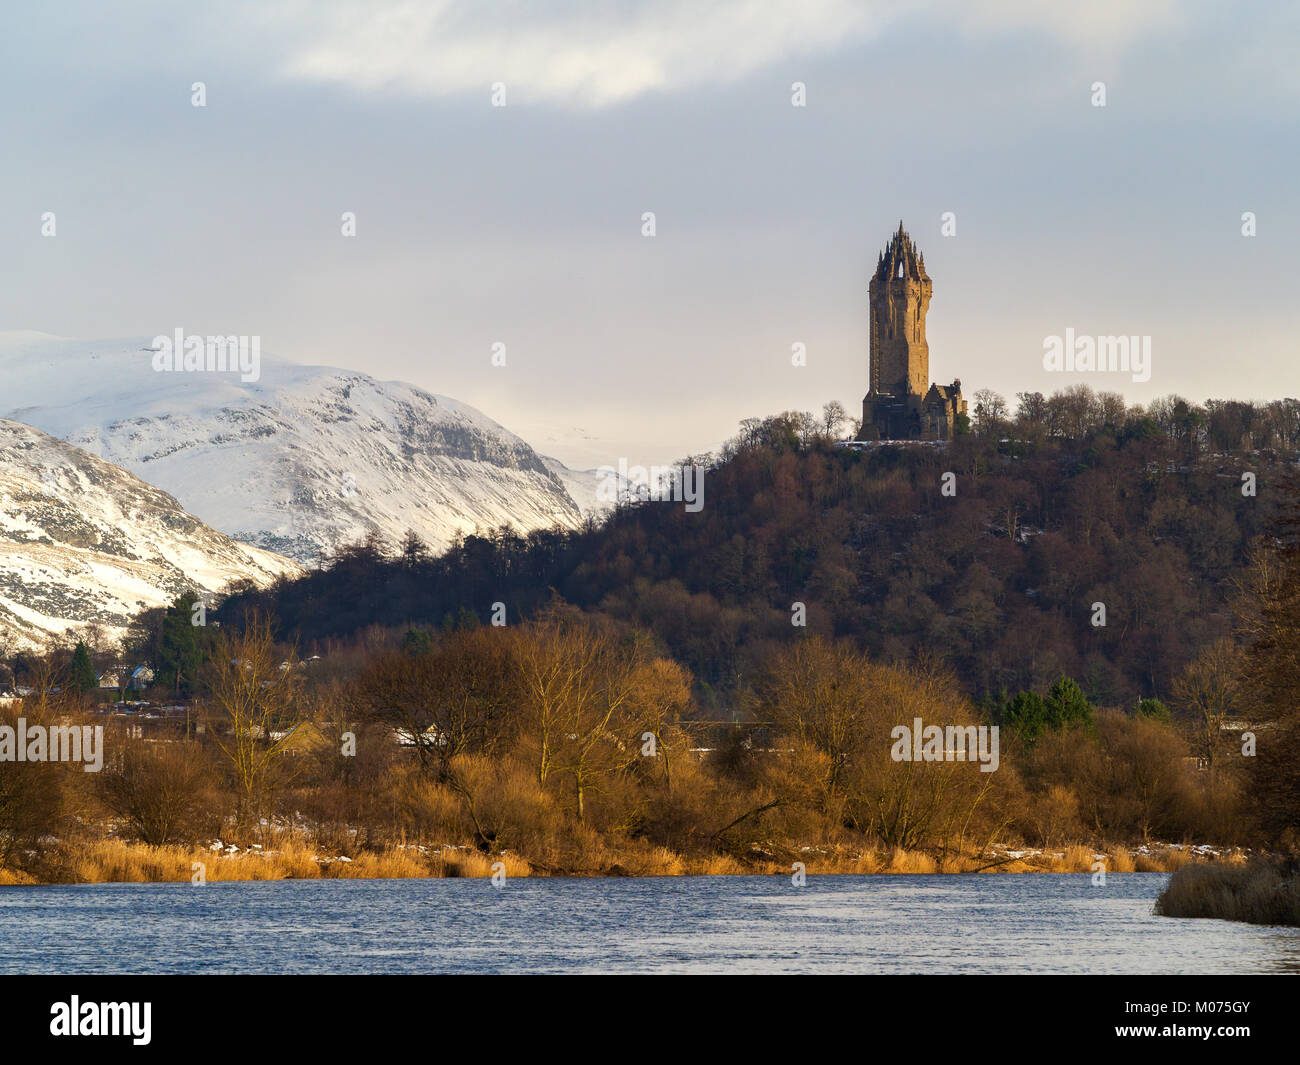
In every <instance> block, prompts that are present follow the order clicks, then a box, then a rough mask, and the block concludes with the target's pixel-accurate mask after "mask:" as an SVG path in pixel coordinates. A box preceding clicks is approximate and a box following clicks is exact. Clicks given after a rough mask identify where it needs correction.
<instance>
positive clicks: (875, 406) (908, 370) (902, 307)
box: [861, 222, 966, 440]
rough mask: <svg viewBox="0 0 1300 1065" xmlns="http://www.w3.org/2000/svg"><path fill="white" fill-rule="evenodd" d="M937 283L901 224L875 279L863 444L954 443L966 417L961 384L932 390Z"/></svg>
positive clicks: (934, 386) (863, 416)
mask: <svg viewBox="0 0 1300 1065" xmlns="http://www.w3.org/2000/svg"><path fill="white" fill-rule="evenodd" d="M933 292H934V282H932V281H931V280H930V275H929V274H927V273H926V272H925V256H924V255H922V254H921V253H920V252H919V251H918V250H917V248H916V245H915V244H913V243H912V238H911V237H910V236H909V235H908V234H907V232H906V231H905V230H904V229H903V223H902V222H899V223H898V232H897V233H895V234H894V235H893V237H892V238H891V239H890V241H889V246H888V247H887V248H886V249H885V250H884V251H883V252H882V253H881V255H880V258H879V260H878V261H877V263H876V273H875V276H874V277H872V279H871V286H870V293H871V369H870V384H869V386H868V391H867V395H866V397H865V398H864V399H863V400H862V433H861V439H863V440H909V439H912V440H950V439H951V438H952V436H953V432H954V429H955V426H956V424H957V416H958V415H964V414H965V413H966V403H965V401H964V400H963V399H962V398H961V382H960V381H954V382H953V383H952V384H951V385H932V384H930V345H929V344H928V343H927V342H926V339H925V315H926V312H927V311H929V309H930V296H931V294H932V293H933Z"/></svg>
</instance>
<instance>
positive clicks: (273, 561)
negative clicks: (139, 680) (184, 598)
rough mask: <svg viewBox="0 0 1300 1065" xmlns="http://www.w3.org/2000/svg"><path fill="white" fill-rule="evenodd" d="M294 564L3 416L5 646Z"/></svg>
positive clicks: (0, 633)
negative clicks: (237, 538) (212, 526)
mask: <svg viewBox="0 0 1300 1065" xmlns="http://www.w3.org/2000/svg"><path fill="white" fill-rule="evenodd" d="M297 572H299V567H298V566H297V565H295V564H294V563H292V562H290V561H289V560H288V559H285V558H280V557H278V556H276V555H272V554H269V553H268V552H265V551H259V550H257V549H256V548H251V547H247V546H245V545H243V544H239V543H235V542H234V541H233V540H231V539H230V538H229V537H228V536H224V535H222V534H221V533H218V532H216V531H215V530H213V529H210V528H208V527H207V526H206V525H204V524H203V523H202V522H200V521H198V520H197V519H195V518H194V517H193V516H192V515H190V514H187V513H186V512H185V511H184V510H182V509H181V507H180V505H179V504H178V503H177V502H176V500H175V499H173V498H172V497H171V496H169V495H168V494H167V493H166V492H162V491H160V490H158V489H157V488H154V487H152V486H151V485H148V484H145V483H144V482H143V481H141V480H139V479H138V478H136V477H133V476H132V475H131V474H129V473H127V472H126V471H125V470H120V469H118V468H117V467H115V466H112V465H109V464H108V463H107V462H104V461H102V460H100V459H97V458H96V457H95V456H94V455H90V454H88V453H87V452H85V451H81V450H79V449H78V448H75V447H72V446H70V445H68V444H65V443H63V442H62V441H60V440H56V439H54V438H53V437H51V436H47V435H46V434H45V433H42V432H40V431H39V430H36V429H33V428H31V427H30V426H27V425H19V424H18V423H16V422H11V421H4V420H0V649H3V650H7V651H10V652H12V651H17V650H23V649H36V648H39V647H40V645H42V644H43V643H44V642H45V640H46V638H47V637H49V636H51V635H57V636H60V637H64V636H65V634H66V635H67V636H69V637H70V636H74V635H76V634H78V633H80V632H81V631H82V630H83V629H84V628H85V626H86V625H87V624H90V623H94V624H97V625H99V626H100V627H101V628H102V629H104V631H105V635H106V636H107V637H109V638H110V639H117V638H120V637H121V635H122V633H123V632H124V631H125V627H126V625H127V623H128V622H129V620H130V618H131V615H133V614H135V613H137V612H138V611H140V610H142V609H145V608H147V607H153V606H162V605H165V604H167V603H170V602H171V601H172V600H173V599H175V597H176V596H177V594H179V593H180V592H182V591H185V590H193V591H202V590H208V591H220V590H221V589H222V588H224V587H226V586H227V585H228V584H230V583H232V582H234V581H237V580H240V579H242V578H248V579H250V580H252V581H254V583H256V584H259V585H262V584H267V583H269V582H270V581H271V580H273V579H274V578H275V577H276V576H278V575H279V574H282V573H283V574H289V575H293V574H296V573H297Z"/></svg>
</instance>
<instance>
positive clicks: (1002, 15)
mask: <svg viewBox="0 0 1300 1065" xmlns="http://www.w3.org/2000/svg"><path fill="white" fill-rule="evenodd" d="M587 8H590V9H592V10H595V11H598V12H599V13H598V14H592V13H590V11H588V10H584V9H587ZM1045 9H1046V10H1045ZM4 36H5V43H6V46H7V47H6V48H5V62H4V63H3V64H0V91H2V92H3V101H4V105H3V107H0V144H2V145H3V152H4V165H3V167H2V168H0V237H2V238H3V241H4V245H5V247H6V248H7V249H8V252H9V253H8V254H7V255H5V256H3V257H2V258H0V329H3V330H28V329H31V330H41V331H44V332H49V333H55V334H59V335H62V336H71V337H85V338H96V337H118V336H142V337H152V336H154V335H155V334H159V333H171V332H172V331H173V330H174V329H176V328H184V329H185V330H187V331H188V332H192V333H222V334H231V333H235V334H257V335H260V336H261V337H262V345H263V349H264V350H266V351H269V352H273V353H275V354H277V355H281V356H284V357H287V358H289V359H292V360H295V361H299V362H311V363H321V364H326V365H335V366H343V367H349V368H355V369H359V370H364V371H365V372H367V373H370V374H373V375H375V376H378V377H383V378H394V379H401V380H405V381H410V382H412V383H414V384H417V385H419V386H421V387H423V388H427V389H429V390H431V391H435V392H439V393H443V394H445V395H450V396H454V397H456V398H458V399H461V400H463V401H465V402H468V403H471V404H473V405H475V406H477V407H479V408H480V409H482V410H483V411H484V412H485V413H487V414H488V415H490V416H492V417H494V418H496V419H497V420H498V421H500V422H502V423H503V424H504V425H506V426H507V427H508V428H510V429H512V430H514V431H515V432H518V433H519V434H520V435H522V436H524V437H525V439H527V440H529V441H530V442H531V443H533V444H534V445H535V446H536V447H537V448H539V450H542V451H543V452H545V453H549V454H553V455H556V456H557V457H559V458H561V459H562V460H564V461H566V462H567V463H569V464H570V465H574V466H592V465H597V464H600V463H604V462H611V463H614V462H617V460H618V458H619V457H626V458H628V459H629V460H630V461H631V462H633V463H636V462H659V461H667V460H671V459H674V458H678V457H681V456H682V455H685V454H687V453H691V452H698V451H702V450H706V449H710V448H713V447H715V446H716V445H717V444H718V443H719V442H720V441H721V440H722V439H724V438H725V437H727V436H730V435H731V434H732V433H733V432H734V431H735V428H736V424H737V422H738V421H739V420H740V419H741V418H744V417H749V416H754V415H762V414H768V413H774V412H777V411H780V410H783V409H788V408H799V409H813V408H818V407H820V406H821V404H823V403H824V402H826V401H827V400H829V399H839V400H841V401H842V402H844V403H845V405H846V406H848V407H849V408H850V409H851V410H855V411H860V402H861V399H862V395H863V393H864V392H865V391H866V387H867V322H868V312H867V288H866V286H867V281H868V278H869V276H870V273H871V272H872V270H873V269H874V267H875V263H876V257H877V254H878V252H879V251H880V249H881V247H882V246H883V244H884V243H885V242H886V241H887V239H888V237H889V235H890V233H891V232H892V231H893V230H894V229H896V228H897V226H898V222H899V219H900V218H901V219H903V220H904V222H905V224H906V226H907V228H908V230H909V231H910V232H911V233H912V235H913V237H914V238H915V239H916V241H917V242H918V244H919V245H920V247H921V249H922V250H923V251H924V252H925V257H926V265H927V267H928V269H929V272H930V275H931V277H932V278H933V279H934V300H933V304H932V306H931V309H930V315H929V330H928V331H929V340H930V367H931V376H932V377H933V378H934V379H935V380H937V381H940V382H948V381H951V380H952V379H953V378H954V377H959V378H960V379H961V380H962V382H963V388H964V390H965V393H966V395H967V397H968V398H969V396H970V395H971V394H972V393H973V392H974V391H975V390H976V389H978V388H984V387H987V388H993V389H996V390H999V391H1001V392H1003V393H1004V394H1006V395H1007V396H1008V397H1011V396H1013V395H1014V394H1015V393H1016V392H1019V391H1024V390H1042V391H1051V390H1053V389H1056V388H1061V387H1064V386H1065V385H1068V384H1070V383H1073V382H1074V381H1078V380H1084V379H1086V380H1088V381H1089V383H1091V384H1093V385H1094V386H1096V387H1100V388H1108V389H1113V390H1117V391H1122V392H1124V393H1125V394H1126V395H1127V396H1128V397H1129V398H1130V399H1132V400H1135V401H1137V400H1142V401H1146V400H1149V399H1151V398H1153V397H1155V396H1158V395H1165V394H1168V393H1171V392H1178V393H1180V394H1183V395H1185V396H1188V397H1189V398H1195V399H1204V398H1206V397H1208V396H1223V397H1227V396H1234V397H1240V398H1251V397H1253V398H1261V399H1262V398H1276V397H1280V396H1286V395H1290V396H1295V395H1300V367H1298V364H1297V358H1296V330H1295V323H1296V316H1297V305H1298V301H1297V292H1296V290H1297V282H1298V281H1300V266H1298V263H1300V260H1298V257H1297V250H1298V249H1300V192H1298V191H1297V188H1298V185H1300V167H1298V166H1297V161H1298V160H1297V156H1298V155H1300V151H1298V146H1300V129H1298V128H1297V126H1298V122H1297V116H1298V115H1300V63H1298V62H1297V58H1296V57H1297V53H1298V52H1300V48H1298V45H1300V7H1298V6H1297V5H1295V4H1291V3H1282V2H1278V3H1269V4H1263V3H1249V2H1246V3H1242V2H1233V3H1197V2H1183V3H1171V2H1160V0H1144V2H1140V3H1139V2H1136V0H1095V2H1092V3H1088V4H1076V3H1061V4H1055V3H1053V4H1042V3H1039V2H1038V0H934V2H931V3H917V4H912V5H905V4H900V3H893V2H888V3H887V2H873V0H860V2H857V3H849V2H842V0H798V2H795V3H788V4H783V3H763V2H758V0H717V2H713V3H708V4H704V3H699V2H691V0H684V2H676V0H673V2H669V0H661V2H655V0H645V2H635V3H623V4H613V3H605V4H588V5H582V4H576V3H544V2H539V0H530V2H515V3H490V2H486V0H469V2H458V0H434V2H426V3H414V2H412V3H396V2H383V0H357V2H353V0H314V2H312V3H310V4H308V3H305V2H276V0H258V2H255V3H248V4H242V3H215V4H202V5H200V4H177V3H174V2H172V3H154V2H139V3H118V4H110V5H104V4H101V3H94V2H85V3H79V2H68V3H60V4H57V5H54V4H48V5H44V7H43V8H40V9H38V8H37V7H36V6H35V5H33V6H32V8H30V9H29V10H28V11H27V12H26V13H23V14H15V13H13V12H12V11H11V12H9V13H8V15H7V18H6V25H5V30H4ZM198 81H201V82H203V83H204V85H205V89H206V103H207V105H206V107H202V108H199V107H194V106H192V103H191V97H192V91H191V86H192V84H193V83H194V82H198ZM497 82H500V83H503V84H504V86H505V93H506V106H505V107H493V106H492V86H493V84H494V83H497ZM794 82H802V83H804V84H805V85H806V87H807V88H806V100H807V105H806V106H805V107H801V108H800V107H794V106H792V105H791V86H792V84H793V83H794ZM1095 82H1104V84H1105V93H1106V106H1105V107H1097V106H1094V105H1093V100H1094V91H1093V88H1092V86H1093V83H1095ZM47 211H51V212H54V213H55V216H56V225H57V235H56V236H55V237H43V236H42V235H41V216H42V213H43V212H47ZM345 211H351V212H355V215H356V219H357V223H356V225H357V235H356V236H355V237H354V238H347V237H344V236H342V234H341V232H340V228H341V215H342V213H343V212H345ZM647 211H652V212H654V213H655V216H656V228H657V233H656V235H655V236H654V237H645V236H643V235H642V215H643V213H644V212H647ZM1247 211H1250V212H1254V213H1255V216H1256V218H1257V227H1258V229H1257V236H1255V237H1253V238H1251V237H1243V235H1242V221H1241V216H1242V214H1243V212H1247ZM944 212H953V213H955V215H956V220H957V221H956V230H957V231H956V235H955V236H948V237H945V236H942V235H941V229H940V227H941V220H942V216H943V214H944ZM1067 327H1070V328H1073V329H1074V330H1075V331H1076V332H1077V333H1083V334H1093V335H1108V334H1137V335H1149V336H1150V337H1151V338H1152V359H1153V366H1152V373H1151V379H1150V381H1149V382H1147V383H1145V384H1135V383H1134V382H1133V381H1132V380H1131V379H1130V378H1129V377H1128V376H1122V375H1105V376H1103V375H1097V374H1085V375H1069V374H1051V373H1047V372H1045V371H1044V369H1043V364H1042V360H1043V344H1044V338H1045V337H1048V336H1050V335H1054V334H1062V333H1064V331H1065V329H1066V328H1067ZM497 342H501V343H504V344H505V345H506V366H505V367H504V368H501V367H494V366H493V365H492V363H491V353H492V345H493V344H494V343H497ZM794 343H803V344H805V345H806V348H807V360H808V365H807V366H805V367H795V366H792V365H791V357H790V356H791V345H792V344H794ZM2 388H3V382H0V389H2ZM123 414H124V416H126V415H129V411H124V412H123Z"/></svg>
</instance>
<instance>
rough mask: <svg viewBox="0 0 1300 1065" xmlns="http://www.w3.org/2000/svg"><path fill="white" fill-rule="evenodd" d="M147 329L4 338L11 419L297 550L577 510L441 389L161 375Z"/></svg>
mask: <svg viewBox="0 0 1300 1065" xmlns="http://www.w3.org/2000/svg"><path fill="white" fill-rule="evenodd" d="M150 344H151V340H150V339H149V338H145V339H138V340H134V341H73V340H63V339H59V338H55V337H49V336H46V335H44V334H39V333H7V334H0V417H8V418H13V419H15V420H17V421H22V422H26V423H28V424H30V425H35V426H37V427H38V428H40V429H43V430H45V431H46V432H48V433H51V434H52V435H54V436H57V437H60V438H61V439H64V440H67V441H69V442H70V443H73V444H76V445H77V446H79V447H83V448H85V449H86V450H88V451H91V452H93V453H94V454H96V455H99V456H100V457H102V458H105V459H107V460H108V461H110V462H112V463H115V464H116V465H119V466H122V467H124V468H126V469H128V470H130V471H132V472H133V473H135V474H137V475H138V476H139V477H141V478H142V479H144V480H146V481H148V482H149V483H150V484H155V485H157V486H159V487H160V488H163V489H165V490H166V491H168V492H170V493H171V494H173V495H174V496H176V498H177V499H178V500H179V501H180V502H181V504H182V505H183V506H184V507H185V508H186V509H187V510H189V511H190V512H191V513H193V514H195V515H196V516H197V517H199V518H201V519H202V520H203V521H205V522H207V523H208V524H209V525H212V526H213V527H214V528H217V529H220V530H221V531H222V532H225V533H227V534H229V535H231V536H233V537H235V538H237V539H239V540H243V541H246V542H248V543H253V544H257V545H259V546H261V547H264V548H267V549H269V550H272V551H277V552H279V553H281V554H285V555H289V556H291V557H293V558H296V559H299V560H301V561H305V562H309V561H313V560H315V559H316V558H317V556H318V555H319V553H320V552H321V551H322V550H328V549H329V548H331V547H333V546H336V545H338V544H341V543H346V542H350V541H355V540H357V539H359V538H360V537H362V536H364V535H365V534H366V533H368V532H371V531H377V532H379V533H380V534H381V535H383V536H384V537H386V538H387V539H389V540H390V541H394V542H395V541H399V540H400V539H401V537H402V536H403V534H404V533H405V532H406V530H407V529H415V530H416V532H418V533H419V534H420V535H421V536H422V537H423V538H424V539H425V540H426V542H428V543H429V544H430V545H431V546H432V547H434V548H435V549H438V548H441V547H445V546H446V545H447V544H449V543H450V542H451V541H452V540H453V539H454V538H455V536H456V535H457V534H458V533H468V532H473V531H474V530H475V529H486V528H490V527H493V526H497V525H501V524H505V523H507V522H509V523H511V524H513V525H514V526H515V527H516V528H518V529H521V530H529V529H534V528H539V527H549V526H552V525H560V526H564V527H566V528H576V527H577V526H578V525H579V524H580V523H581V520H582V515H581V513H580V512H579V510H578V507H577V505H576V504H575V503H574V501H573V500H572V499H571V498H570V497H569V495H568V493H567V491H566V490H565V487H564V485H563V484H562V483H561V481H560V479H559V477H557V476H556V475H555V474H554V473H553V472H552V471H551V470H550V469H548V468H547V466H546V464H545V463H544V462H543V461H542V459H541V458H540V457H539V456H538V455H537V454H536V453H535V452H534V451H533V449H532V448H531V447H529V446H528V445H527V444H526V443H525V442H524V441H523V440H521V439H519V437H517V436H515V435H514V434H513V433H510V432H507V431H506V430H505V429H504V428H502V427H501V426H500V425H498V424H497V423H496V422H494V421H492V420H491V419H490V418H488V417H486V416H485V415H483V414H481V413H480V412H479V411H477V410H475V409H474V408H472V407H468V406H465V405H464V404H461V403H458V402H456V401H455V400H452V399H448V398H446V397H444V396H435V395H432V394H430V393H428V392H424V391H422V390H420V389H418V388H415V387H413V386H411V385H407V384H402V383H400V382H381V381H377V380H375V379H374V378H372V377H369V376H367V375H366V374H364V373H358V372H355V371H351V370H338V369H330V368H327V367H319V366H299V365H296V364H294V363H288V362H284V361H281V360H277V359H273V358H271V357H269V356H267V355H265V354H263V356H262V360H261V376H260V379H259V380H257V381H253V382H249V383H244V382H243V381H241V379H240V375H239V374H238V373H232V372H214V371H206V372H159V371H157V370H155V369H154V368H153V362H154V357H153V352H152V351H151V350H149V347H150Z"/></svg>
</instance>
